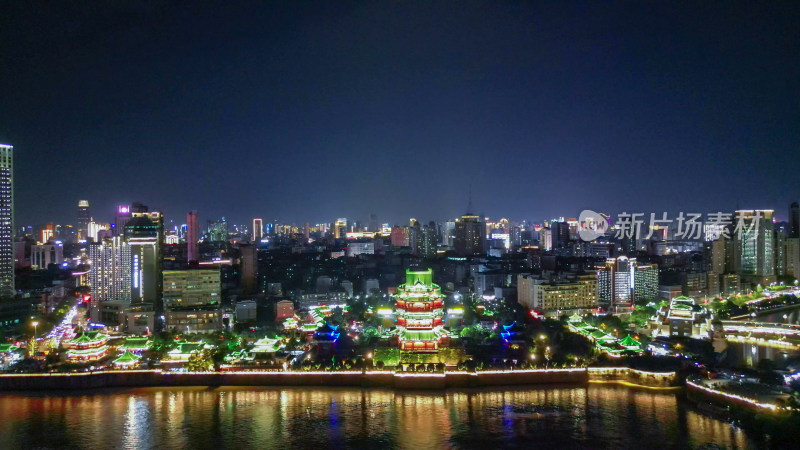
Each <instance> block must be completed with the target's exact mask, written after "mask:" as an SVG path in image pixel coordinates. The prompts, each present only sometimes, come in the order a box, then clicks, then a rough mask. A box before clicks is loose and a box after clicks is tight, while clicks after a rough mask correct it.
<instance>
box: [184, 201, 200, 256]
mask: <svg viewBox="0 0 800 450" xmlns="http://www.w3.org/2000/svg"><path fill="white" fill-rule="evenodd" d="M186 255H187V257H186V260H187V261H188V262H190V263H192V262H197V261H198V259H197V256H198V255H197V211H189V212H188V213H187V214H186Z"/></svg>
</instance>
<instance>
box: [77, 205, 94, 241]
mask: <svg viewBox="0 0 800 450" xmlns="http://www.w3.org/2000/svg"><path fill="white" fill-rule="evenodd" d="M77 219H78V230H77V235H78V240H79V241H80V240H84V239H87V238H88V237H89V222H91V221H92V215H91V214H90V213H89V200H81V201H79V202H78V217H77Z"/></svg>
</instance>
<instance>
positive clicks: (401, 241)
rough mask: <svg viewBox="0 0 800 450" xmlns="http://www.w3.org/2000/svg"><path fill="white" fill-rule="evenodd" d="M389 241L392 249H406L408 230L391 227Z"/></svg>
mask: <svg viewBox="0 0 800 450" xmlns="http://www.w3.org/2000/svg"><path fill="white" fill-rule="evenodd" d="M389 239H390V241H391V243H392V247H408V228H407V227H400V226H397V225H395V226H393V227H392V233H391V234H390V238H389Z"/></svg>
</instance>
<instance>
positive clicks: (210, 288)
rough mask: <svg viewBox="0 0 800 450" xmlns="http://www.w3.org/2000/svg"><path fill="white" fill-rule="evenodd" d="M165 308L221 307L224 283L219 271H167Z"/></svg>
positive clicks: (164, 273) (165, 278)
mask: <svg viewBox="0 0 800 450" xmlns="http://www.w3.org/2000/svg"><path fill="white" fill-rule="evenodd" d="M163 275H164V294H163V299H164V308H166V309H172V308H181V307H191V306H201V305H219V303H220V299H221V298H222V283H221V278H220V271H219V269H198V270H165V271H164V272H163Z"/></svg>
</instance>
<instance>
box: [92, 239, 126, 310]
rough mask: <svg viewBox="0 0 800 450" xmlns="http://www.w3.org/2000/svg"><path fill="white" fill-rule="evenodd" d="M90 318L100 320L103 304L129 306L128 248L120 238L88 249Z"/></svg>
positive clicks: (107, 240) (93, 245) (96, 244)
mask: <svg viewBox="0 0 800 450" xmlns="http://www.w3.org/2000/svg"><path fill="white" fill-rule="evenodd" d="M89 264H90V266H91V269H90V270H89V287H90V288H91V293H92V301H91V305H90V309H91V317H92V319H93V320H99V317H100V309H101V307H102V306H103V304H104V303H107V302H115V303H118V304H120V305H123V306H127V305H130V302H131V282H132V281H133V280H132V271H131V248H130V246H129V245H128V243H127V242H125V241H124V239H123V238H122V237H120V236H117V237H114V238H111V239H105V240H103V241H102V242H99V243H94V244H92V245H90V246H89Z"/></svg>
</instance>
